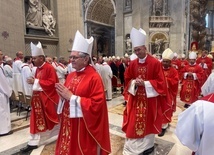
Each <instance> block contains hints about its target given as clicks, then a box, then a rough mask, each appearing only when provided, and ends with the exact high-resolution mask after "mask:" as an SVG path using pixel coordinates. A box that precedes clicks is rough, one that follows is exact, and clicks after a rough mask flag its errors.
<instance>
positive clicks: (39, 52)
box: [30, 42, 45, 57]
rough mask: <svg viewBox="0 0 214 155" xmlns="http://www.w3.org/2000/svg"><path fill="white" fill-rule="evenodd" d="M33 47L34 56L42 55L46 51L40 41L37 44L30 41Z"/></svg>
mask: <svg viewBox="0 0 214 155" xmlns="http://www.w3.org/2000/svg"><path fill="white" fill-rule="evenodd" d="M30 47H31V55H32V56H33V57H34V56H40V55H45V54H44V51H43V49H42V44H41V43H40V42H38V44H37V45H34V44H33V43H32V42H31V43H30Z"/></svg>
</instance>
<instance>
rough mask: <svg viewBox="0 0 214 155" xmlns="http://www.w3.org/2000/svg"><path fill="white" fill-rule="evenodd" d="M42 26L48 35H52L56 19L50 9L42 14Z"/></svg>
mask: <svg viewBox="0 0 214 155" xmlns="http://www.w3.org/2000/svg"><path fill="white" fill-rule="evenodd" d="M42 22H43V26H44V28H45V31H46V32H47V33H48V35H49V36H53V33H54V32H55V25H56V20H55V19H54V18H53V15H52V11H49V10H46V11H44V13H43V16H42Z"/></svg>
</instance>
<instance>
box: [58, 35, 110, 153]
mask: <svg viewBox="0 0 214 155" xmlns="http://www.w3.org/2000/svg"><path fill="white" fill-rule="evenodd" d="M92 44H93V38H92V37H91V38H90V39H85V38H84V37H83V36H82V35H81V34H80V32H79V31H77V32H76V36H75V39H74V44H73V48H72V52H71V56H70V58H71V63H72V67H73V68H75V69H76V71H75V72H72V73H70V74H69V75H68V77H67V79H66V81H65V84H64V85H62V84H60V83H58V84H56V90H57V92H58V93H59V95H60V96H61V102H60V103H59V106H58V113H59V114H60V116H61V127H60V133H59V137H58V140H57V145H56V151H55V154H56V155H83V154H84V155H108V154H110V152H111V148H110V137H109V125H108V111H107V104H106V97H105V91H104V86H103V83H102V80H101V77H100V75H99V74H98V72H97V71H96V70H95V68H94V67H92V66H91V65H90V64H89V62H90V61H91V58H90V54H91V49H92Z"/></svg>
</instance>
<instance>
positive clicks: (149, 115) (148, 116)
mask: <svg viewBox="0 0 214 155" xmlns="http://www.w3.org/2000/svg"><path fill="white" fill-rule="evenodd" d="M138 76H141V78H142V79H143V80H144V81H149V82H150V83H151V85H152V86H153V88H154V89H155V90H156V92H157V93H159V94H160V95H159V96H157V97H151V98H147V95H146V91H145V87H143V86H139V87H138V89H137V92H136V95H135V96H133V95H131V94H128V102H127V105H126V109H125V110H124V115H123V127H122V130H123V131H124V132H125V133H126V137H127V138H143V137H144V136H146V135H148V134H152V133H153V134H158V133H160V132H161V126H162V116H163V112H162V107H161V105H162V101H161V100H160V98H161V97H163V96H166V82H165V77H164V74H163V70H162V65H161V63H160V62H159V61H158V60H156V59H155V58H154V57H152V56H150V55H147V58H146V60H145V63H139V59H135V60H133V61H131V63H130V65H129V67H128V68H127V70H126V72H125V83H126V84H125V85H126V89H125V91H127V89H128V87H129V84H130V81H131V80H134V79H136V78H137V77H138Z"/></svg>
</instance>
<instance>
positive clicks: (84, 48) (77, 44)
mask: <svg viewBox="0 0 214 155" xmlns="http://www.w3.org/2000/svg"><path fill="white" fill-rule="evenodd" d="M93 41H94V38H93V37H91V38H89V39H85V38H84V37H83V35H82V34H81V33H80V32H79V30H77V32H76V34H75V38H74V43H73V47H72V50H71V51H79V52H83V53H87V54H89V55H90V56H91V52H92V47H93Z"/></svg>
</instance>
